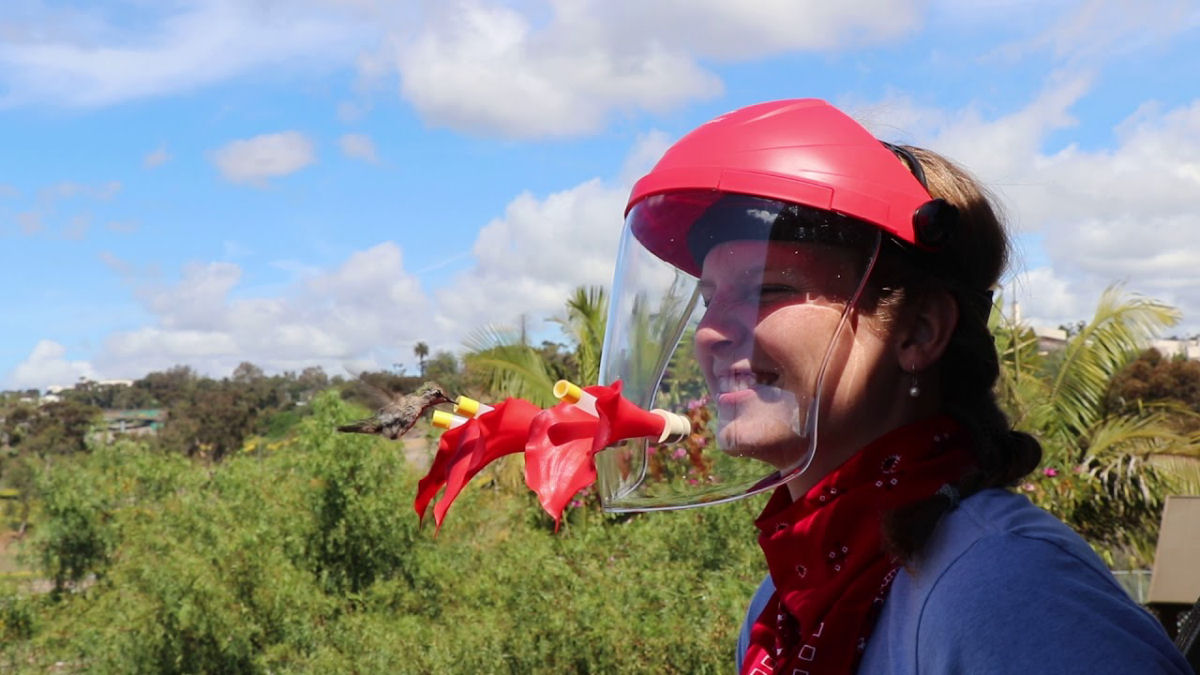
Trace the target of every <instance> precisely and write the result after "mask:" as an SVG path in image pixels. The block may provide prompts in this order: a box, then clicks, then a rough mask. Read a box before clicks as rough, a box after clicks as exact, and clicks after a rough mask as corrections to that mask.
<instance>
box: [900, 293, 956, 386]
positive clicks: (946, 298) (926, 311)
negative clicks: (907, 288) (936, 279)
mask: <svg viewBox="0 0 1200 675" xmlns="http://www.w3.org/2000/svg"><path fill="white" fill-rule="evenodd" d="M957 325H958V302H957V301H955V299H954V296H953V295H952V294H951V293H950V291H947V290H943V289H937V290H931V291H927V292H925V293H922V294H921V295H920V297H918V298H916V299H914V301H913V302H911V303H910V304H909V306H908V307H907V308H906V311H905V317H904V320H903V321H902V322H901V330H900V331H898V333H897V335H896V342H895V345H896V358H897V359H898V360H899V363H900V368H901V369H903V370H905V371H907V372H921V371H922V370H925V369H926V368H929V367H930V366H932V365H934V364H935V363H937V362H938V360H940V359H941V358H942V354H943V353H945V351H946V345H948V344H950V337H951V336H952V335H954V328H955V327H956V326H957Z"/></svg>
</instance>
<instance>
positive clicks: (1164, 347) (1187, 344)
mask: <svg viewBox="0 0 1200 675" xmlns="http://www.w3.org/2000/svg"><path fill="white" fill-rule="evenodd" d="M1150 346H1151V347H1154V348H1155V349H1157V350H1158V353H1159V354H1162V355H1163V356H1164V357H1166V358H1168V359H1171V358H1176V357H1179V356H1182V357H1183V358H1185V359H1187V360H1189V361H1200V339H1197V338H1189V339H1186V340H1179V339H1173V338H1172V339H1167V340H1154V341H1152V342H1151V343H1150Z"/></svg>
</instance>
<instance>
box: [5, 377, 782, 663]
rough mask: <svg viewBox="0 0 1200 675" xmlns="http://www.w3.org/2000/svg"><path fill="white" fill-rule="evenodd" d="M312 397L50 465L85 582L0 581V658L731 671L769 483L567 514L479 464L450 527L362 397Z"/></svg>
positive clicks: (74, 573)
mask: <svg viewBox="0 0 1200 675" xmlns="http://www.w3.org/2000/svg"><path fill="white" fill-rule="evenodd" d="M311 407H312V415H311V416H309V417H306V418H305V420H303V421H302V422H301V424H300V425H299V426H298V427H297V428H296V430H295V437H294V438H293V439H292V440H290V441H286V442H284V443H283V445H282V447H279V448H278V449H277V450H274V451H272V452H269V453H263V454H262V455H251V454H246V453H235V454H233V455H231V456H229V457H227V458H226V460H225V461H224V462H222V463H221V464H211V463H208V462H203V461H196V460H194V459H188V458H186V457H184V456H182V454H181V453H177V452H161V451H158V450H156V449H155V448H154V447H152V446H149V445H147V444H142V443H132V442H128V441H123V442H119V443H116V444H113V445H111V446H106V447H101V448H97V449H96V450H95V451H94V452H92V453H85V454H77V455H73V456H69V457H55V458H53V461H52V462H51V463H48V464H46V465H45V466H43V467H42V468H41V470H40V473H39V479H38V485H39V492H38V495H39V497H40V499H41V500H42V501H41V504H42V507H41V510H40V511H39V513H40V517H39V518H37V519H36V520H35V522H34V524H33V526H32V529H31V531H32V533H33V536H35V537H36V541H37V546H38V547H39V548H38V550H39V551H41V552H43V554H45V556H46V557H45V558H44V559H45V561H46V565H47V567H46V568H45V569H43V570H42V574H45V575H47V576H49V577H53V576H54V570H56V569H57V570H61V571H62V572H63V578H64V580H72V579H73V580H75V582H69V581H68V582H65V583H64V585H63V592H61V593H58V594H38V593H35V592H32V591H30V590H28V589H27V590H22V591H19V592H0V640H2V644H0V670H3V671H5V672H8V671H12V672H46V671H48V670H65V671H67V672H130V673H136V672H155V673H196V672H206V673H208V672H212V673H221V672H248V673H265V672H276V673H278V672H330V673H333V672H339V673H340V672H400V673H404V672H411V673H431V672H436V673H457V672H497V671H499V672H518V673H526V672H556V673H557V672H613V673H615V672H634V673H637V672H646V673H650V672H653V673H661V672H667V673H693V672H696V673H706V672H707V673H714V672H727V671H728V670H729V667H730V664H731V663H732V658H733V645H734V642H735V639H736V631H737V627H738V625H739V622H740V619H741V616H742V613H743V612H744V608H745V602H746V599H747V598H748V597H749V595H750V593H751V591H752V589H753V588H754V586H755V585H756V584H757V583H758V581H759V580H760V579H761V576H762V574H763V573H764V569H763V565H762V561H761V554H760V553H759V551H758V549H757V545H756V544H755V539H754V532H753V526H752V524H751V521H752V520H753V517H754V513H755V512H756V511H757V509H758V508H759V504H757V503H741V504H730V505H725V506H721V507H715V508H711V509H702V510H697V511H687V512H681V513H674V514H654V515H650V516H645V517H629V516H625V517H623V518H613V517H609V516H605V515H603V514H601V513H599V512H598V511H597V510H596V509H595V508H594V507H592V506H590V505H588V506H581V507H579V508H575V509H572V510H571V511H570V512H569V514H568V517H567V519H566V522H565V524H564V525H563V528H562V530H561V531H560V532H559V533H557V534H555V533H554V531H553V524H552V523H551V522H550V521H549V519H548V518H547V517H546V516H545V515H544V513H543V512H542V511H541V508H540V507H539V506H538V505H537V503H536V500H535V499H534V498H533V497H532V495H530V494H529V492H528V490H527V489H525V488H524V486H520V487H519V488H512V489H510V488H508V487H506V483H505V482H503V481H493V482H491V483H486V482H485V481H478V483H479V484H472V485H471V486H469V487H468V488H467V490H466V491H464V493H463V495H462V496H461V497H460V499H459V502H458V503H457V504H456V506H455V509H454V510H453V511H452V512H451V514H450V518H449V519H448V520H447V521H446V523H445V525H444V527H443V528H442V530H441V534H440V536H438V537H436V538H435V537H434V535H433V532H432V529H431V528H427V529H425V530H421V529H419V528H418V525H417V519H416V515H415V514H414V513H413V511H412V506H411V500H412V498H413V496H414V494H415V490H416V478H417V476H416V474H415V472H414V471H412V470H411V468H410V467H408V466H407V465H405V464H404V461H403V459H402V457H403V454H402V453H401V449H402V447H401V446H400V445H399V444H397V443H391V442H387V441H382V440H379V439H375V438H370V437H362V436H350V435H344V434H336V433H334V432H332V431H331V430H332V428H333V426H334V425H335V424H336V423H339V422H344V421H346V420H348V419H351V418H354V417H356V416H358V415H359V413H360V412H361V411H358V410H353V409H350V408H349V407H348V406H347V405H346V404H345V403H344V402H343V401H342V400H341V399H340V398H339V397H338V396H337V395H336V394H334V393H329V394H326V395H322V396H318V397H317V398H315V399H314V400H313V402H312V406H311ZM68 529H70V530H76V531H78V532H80V533H84V534H86V536H78V537H76V538H71V537H67V536H66V532H67V530H68ZM71 556H74V557H73V558H72V557H71ZM68 559H69V560H75V561H77V562H75V563H72V564H68V562H67V561H68ZM55 664H61V665H57V666H56V665H55Z"/></svg>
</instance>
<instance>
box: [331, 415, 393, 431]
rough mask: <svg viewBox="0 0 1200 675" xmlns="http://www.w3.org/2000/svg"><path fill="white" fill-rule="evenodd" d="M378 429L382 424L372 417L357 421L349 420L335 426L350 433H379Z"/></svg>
mask: <svg viewBox="0 0 1200 675" xmlns="http://www.w3.org/2000/svg"><path fill="white" fill-rule="evenodd" d="M380 429H382V425H380V424H379V420H378V419H376V418H374V417H372V418H369V419H365V420H359V421H357V422H351V423H350V424H343V425H342V426H340V427H338V428H337V430H338V431H344V432H347V433H352V434H377V433H379V431H380Z"/></svg>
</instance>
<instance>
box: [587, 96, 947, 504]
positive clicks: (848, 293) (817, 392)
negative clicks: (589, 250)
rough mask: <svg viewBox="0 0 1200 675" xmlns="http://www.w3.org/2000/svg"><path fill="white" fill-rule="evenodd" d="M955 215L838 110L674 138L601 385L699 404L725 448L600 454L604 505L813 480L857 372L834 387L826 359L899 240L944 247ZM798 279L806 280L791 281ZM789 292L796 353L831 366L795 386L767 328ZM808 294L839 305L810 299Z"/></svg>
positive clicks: (645, 196) (807, 369) (812, 108)
mask: <svg viewBox="0 0 1200 675" xmlns="http://www.w3.org/2000/svg"><path fill="white" fill-rule="evenodd" d="M906 163H907V164H908V165H909V166H908V167H906V166H905V164H906ZM953 214H954V209H953V207H951V206H949V205H948V204H946V203H945V202H943V201H942V200H939V199H931V197H930V194H929V192H928V191H927V189H926V188H925V186H924V185H923V176H922V174H921V168H920V165H919V163H918V162H917V161H916V160H915V159H914V158H913V157H912V156H911V154H910V153H908V152H907V151H906V150H905V149H903V148H895V147H892V146H887V145H885V144H883V143H881V142H880V141H878V140H877V139H875V137H873V136H872V135H871V134H870V133H869V132H867V130H866V129H864V128H863V127H861V126H860V125H859V124H858V123H857V122H855V121H854V120H852V119H850V118H849V117H848V116H846V115H845V114H843V113H842V112H840V111H838V110H837V109H835V108H834V107H832V106H830V105H829V104H828V103H825V102H824V101H818V100H813V99H802V100H790V101H776V102H772V103H762V104H759V105H753V106H750V107H748V108H743V109H741V110H737V111H735V112H732V113H729V114H727V115H723V116H721V117H718V118H717V119H715V120H713V121H711V122H708V123H707V124H704V125H702V126H700V127H699V128H697V129H696V130H694V131H692V132H691V133H690V134H688V135H686V136H684V137H683V138H682V139H680V140H679V141H678V142H677V143H675V145H674V146H672V147H671V148H670V149H669V150H668V151H667V152H666V154H664V155H663V157H662V159H661V160H659V162H658V164H656V165H655V167H654V169H653V170H651V171H650V173H649V174H647V175H646V176H645V177H644V178H642V179H641V180H639V181H638V182H637V183H636V184H635V185H634V187H633V193H632V194H631V195H630V197H629V203H628V205H627V207H626V212H625V230H624V232H623V234H622V238H621V247H620V252H619V255H618V258H617V267H616V271H615V274H614V279H613V286H612V291H611V296H610V307H609V317H608V323H607V325H606V329H605V343H604V348H603V352H602V358H601V364H600V379H601V381H602V382H603V383H609V382H613V381H617V380H620V381H622V382H623V383H624V389H623V394H624V395H625V396H626V397H627V398H629V399H630V400H632V401H634V402H635V403H636V404H637V405H640V406H642V407H644V408H647V409H650V408H655V407H661V408H665V409H667V410H672V411H674V412H678V413H681V414H682V413H683V412H684V411H689V412H688V414H689V415H692V416H693V417H694V418H696V419H695V420H693V421H694V422H697V421H698V423H702V424H706V425H711V428H712V430H713V431H714V437H713V440H714V442H712V443H708V444H705V443H701V441H700V440H697V439H695V438H689V439H688V440H686V441H683V442H680V444H675V445H671V444H669V443H668V444H658V445H651V444H648V443H644V442H640V443H634V442H627V443H625V444H622V445H620V446H617V447H615V448H612V449H610V450H607V451H605V452H602V453H599V454H598V455H597V456H596V463H597V464H596V465H597V471H598V481H597V489H598V493H599V495H600V498H601V501H602V503H604V505H605V508H607V509H610V510H615V511H621V510H652V509H659V508H680V507H686V506H696V505H700V504H707V503H718V502H722V501H728V500H730V499H738V498H740V497H742V496H745V495H747V494H753V493H756V492H761V491H763V490H767V489H770V488H773V487H775V486H778V485H781V484H782V483H784V482H786V481H788V480H790V479H792V478H794V477H795V476H797V475H799V474H800V473H802V472H804V471H806V470H807V468H808V466H809V463H810V462H811V461H812V458H813V457H814V456H815V455H816V453H817V451H818V449H820V448H822V447H832V445H831V444H836V443H837V442H838V437H837V434H838V433H841V432H844V431H845V429H844V428H843V427H839V426H838V424H840V422H835V421H834V418H831V417H828V416H825V417H823V415H822V410H823V409H827V407H828V405H829V404H830V401H832V400H833V393H832V392H834V391H836V390H837V387H838V385H839V378H840V373H841V368H840V367H834V368H832V369H829V372H830V373H831V374H830V375H829V379H828V382H827V381H826V374H827V368H826V366H827V365H829V364H830V363H836V362H837V359H839V358H845V355H844V354H842V353H841V352H838V351H837V349H838V348H841V347H844V345H846V344H847V342H846V341H844V340H839V336H843V335H846V334H848V331H850V330H851V328H849V327H848V326H849V325H850V324H851V322H850V320H849V317H850V314H851V312H852V311H853V310H854V308H855V307H856V306H857V303H858V299H859V297H860V296H861V295H862V293H863V290H864V289H865V288H866V284H867V282H868V280H869V278H870V276H871V271H872V269H873V268H874V264H875V260H876V259H877V258H878V256H879V253H880V251H881V250H882V246H883V243H884V240H885V239H890V240H892V241H894V242H896V243H897V245H898V246H900V247H909V248H922V249H931V248H936V247H937V246H938V245H939V243H940V242H941V241H943V240H944V238H945V235H946V233H947V232H949V231H950V230H949V228H948V226H949V225H950V224H951V222H952V221H951V220H949V219H948V218H947V217H946V216H952V215H953ZM810 244H811V246H810ZM892 248H894V247H892ZM715 251H720V252H721V253H722V255H720V256H715V257H714V255H713V253H714V252H715ZM784 269H786V270H787V271H788V273H789V274H792V276H790V277H789V278H791V279H794V280H795V282H794V283H791V282H789V283H782V282H779V281H778V280H777V279H776V277H779V276H780V274H781V270H784ZM706 272H707V273H708V275H707V276H705V273H706ZM793 273H794V274H793ZM768 275H771V278H772V279H773V281H770V282H766V281H763V279H765V278H766V277H767V276H768ZM781 289H782V290H781ZM764 293H765V294H769V298H768V299H764V295H763V294H764ZM779 293H783V294H784V295H785V296H787V297H789V298H794V299H795V301H794V302H790V301H789V305H788V306H789V310H788V311H789V313H790V316H792V317H793V319H794V320H796V322H797V323H796V325H797V327H798V330H799V331H800V332H799V333H797V334H796V338H797V342H796V344H798V345H800V344H803V345H804V346H802V347H797V349H800V350H801V351H803V352H804V353H805V354H810V355H812V357H813V359H815V360H812V361H811V362H809V363H807V365H805V366H803V367H797V368H795V369H794V371H793V372H792V373H791V374H790V375H789V377H785V378H780V377H771V376H770V375H769V374H768V375H766V376H762V374H763V373H769V372H771V371H772V369H774V368H778V369H780V370H782V369H784V368H785V366H782V365H780V364H778V363H772V362H770V358H771V357H770V356H768V355H766V354H765V352H764V351H763V350H761V349H759V346H760V345H758V344H757V343H756V340H757V338H756V337H755V334H754V328H755V325H756V323H757V322H758V321H759V320H760V314H759V312H760V308H761V307H763V306H767V305H771V303H772V302H774V300H773V299H774V298H776V297H778V295H777V294H779ZM810 293H811V294H812V297H814V298H815V297H820V298H823V299H824V300H825V301H824V302H818V301H813V302H809V301H808V300H807V298H808V297H809V294H810ZM771 306H774V305H771ZM831 312H836V314H831ZM796 317H802V318H803V320H800V319H796ZM809 318H813V319H814V320H812V321H808V319H809ZM830 319H836V321H833V322H831V321H830ZM702 324H706V325H705V331H704V332H705V334H706V335H707V337H704V339H703V340H699V339H697V336H699V335H701V332H700V331H699V328H700V327H701V325H702ZM717 333H721V334H722V335H723V339H721V340H715V339H714V335H716V334H717ZM801 340H802V341H801ZM775 344H776V346H778V345H779V344H781V343H778V342H777V343H775ZM717 352H720V354H719V355H718V354H717ZM817 357H820V358H819V359H817ZM752 364H766V365H765V367H763V368H761V369H759V370H755V368H756V367H758V366H755V365H752ZM827 385H828V386H827ZM822 419H824V420H825V421H824V422H822V421H821V420H822ZM823 439H831V440H830V441H828V442H826V441H824V440H823ZM701 440H702V439H701ZM688 443H690V444H691V445H688ZM823 443H824V445H823Z"/></svg>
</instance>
